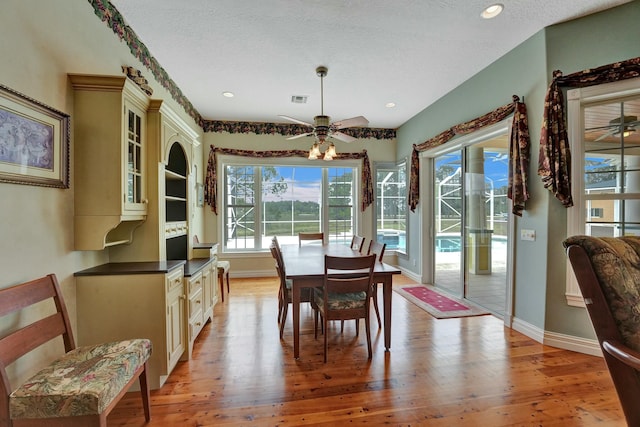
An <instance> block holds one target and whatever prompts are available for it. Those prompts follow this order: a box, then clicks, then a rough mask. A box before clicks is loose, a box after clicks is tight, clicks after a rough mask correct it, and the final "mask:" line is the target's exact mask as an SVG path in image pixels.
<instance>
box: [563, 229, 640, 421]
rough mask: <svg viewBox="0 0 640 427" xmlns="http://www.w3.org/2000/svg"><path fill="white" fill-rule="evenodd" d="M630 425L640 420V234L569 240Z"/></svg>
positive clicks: (575, 269)
mask: <svg viewBox="0 0 640 427" xmlns="http://www.w3.org/2000/svg"><path fill="white" fill-rule="evenodd" d="M563 244H564V247H565V248H566V250H567V256H568V258H569V261H570V263H571V266H572V268H573V272H574V273H575V277H576V279H577V281H578V286H579V287H580V291H581V293H582V297H583V298H584V303H585V306H586V307H587V312H588V313H589V318H590V319H591V323H592V325H593V329H594V331H595V333H596V337H597V339H598V343H599V344H600V349H601V350H602V354H603V356H604V360H605V362H606V364H607V368H608V369H609V374H610V375H611V379H612V380H613V384H614V386H615V389H616V392H617V394H618V398H619V399H620V404H621V406H622V411H623V412H624V416H625V418H626V420H627V424H628V425H629V426H640V405H639V404H638V403H639V402H640V313H639V312H638V309H637V307H639V306H640V293H639V292H638V287H639V286H640V265H639V263H638V260H639V259H640V237H634V236H625V237H593V236H571V237H569V238H567V239H566V240H565V241H564V242H563Z"/></svg>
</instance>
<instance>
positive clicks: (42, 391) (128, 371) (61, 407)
mask: <svg viewBox="0 0 640 427" xmlns="http://www.w3.org/2000/svg"><path fill="white" fill-rule="evenodd" d="M150 355H151V341H150V340H148V339H132V340H125V341H118V342H112V343H106V344H100V345H96V346H89V347H80V348H76V349H75V350H72V351H70V352H69V353H67V354H65V355H64V356H62V357H61V358H59V359H57V360H55V361H54V362H53V363H51V364H50V365H49V366H47V367H46V368H44V369H42V370H41V371H40V372H38V373H37V374H35V375H34V376H33V377H31V378H30V379H29V380H28V381H26V382H25V383H24V384H23V385H22V386H20V387H19V388H18V389H17V390H15V391H14V392H13V393H11V395H10V397H9V405H10V411H11V412H10V413H11V418H49V417H66V416H81V415H91V414H100V413H102V412H104V410H105V409H106V407H107V406H108V405H109V404H110V403H111V402H112V401H113V399H114V398H115V397H116V396H117V395H118V393H120V391H121V390H122V389H123V387H124V386H125V385H126V384H127V382H128V381H129V380H131V378H132V377H133V375H134V373H135V371H136V369H138V368H139V367H140V366H141V365H142V364H144V363H145V362H146V361H147V360H148V359H149V356H150Z"/></svg>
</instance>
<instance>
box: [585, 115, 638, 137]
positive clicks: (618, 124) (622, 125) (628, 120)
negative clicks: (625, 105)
mask: <svg viewBox="0 0 640 427" xmlns="http://www.w3.org/2000/svg"><path fill="white" fill-rule="evenodd" d="M638 124H640V122H638V117H637V116H624V118H623V119H622V120H621V119H620V117H616V118H615V119H613V120H610V121H609V125H608V126H601V127H597V128H591V129H587V130H589V131H593V130H599V129H609V130H608V131H607V132H605V133H604V134H603V135H600V136H599V137H598V138H597V139H596V140H595V141H594V142H598V141H602V140H603V139H605V138H608V137H610V136H616V135H620V134H621V133H622V134H623V135H624V137H625V138H626V137H628V136H629V135H631V133H632V132H635V131H636V126H637V125H638Z"/></svg>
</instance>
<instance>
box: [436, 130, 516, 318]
mask: <svg viewBox="0 0 640 427" xmlns="http://www.w3.org/2000/svg"><path fill="white" fill-rule="evenodd" d="M507 158H508V141H507V137H506V134H505V135H499V136H497V137H492V138H490V139H487V140H484V141H482V142H478V143H475V144H469V145H467V146H465V147H463V148H458V149H456V150H453V151H450V152H444V153H442V154H439V155H437V156H436V157H434V158H433V163H432V164H433V169H434V170H433V194H434V196H435V200H434V212H433V218H434V230H435V232H434V244H433V251H434V271H433V278H434V280H433V281H434V284H435V286H437V287H440V288H443V289H444V290H446V291H448V292H450V293H452V294H453V295H456V296H459V297H463V298H465V299H468V300H470V301H472V302H474V303H476V304H479V305H481V306H483V307H485V308H487V309H489V310H490V311H492V312H493V313H495V314H497V315H503V314H504V310H505V302H506V295H507V285H508V280H507V278H508V271H507V270H508V269H507V265H508V262H507V245H508V240H509V227H508V220H509V203H508V200H507V184H508V162H507Z"/></svg>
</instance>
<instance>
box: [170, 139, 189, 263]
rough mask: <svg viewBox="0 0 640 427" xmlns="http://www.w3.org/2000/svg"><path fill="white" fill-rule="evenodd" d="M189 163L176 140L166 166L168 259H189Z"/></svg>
mask: <svg viewBox="0 0 640 427" xmlns="http://www.w3.org/2000/svg"><path fill="white" fill-rule="evenodd" d="M187 174H188V163H187V158H186V156H185V154H184V150H183V149H182V146H181V145H180V144H179V143H178V142H175V143H173V145H172V146H171V149H170V150H169V160H168V162H167V165H166V166H165V172H164V186H165V196H164V205H165V215H166V216H165V244H166V257H167V259H187V257H188V250H189V249H188V246H189V239H188V233H189V226H188V224H189V223H188V220H187V212H188V210H187V201H188V196H189V194H188V180H187Z"/></svg>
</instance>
